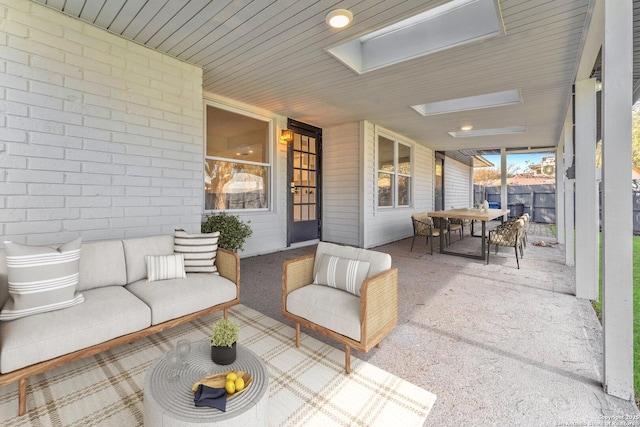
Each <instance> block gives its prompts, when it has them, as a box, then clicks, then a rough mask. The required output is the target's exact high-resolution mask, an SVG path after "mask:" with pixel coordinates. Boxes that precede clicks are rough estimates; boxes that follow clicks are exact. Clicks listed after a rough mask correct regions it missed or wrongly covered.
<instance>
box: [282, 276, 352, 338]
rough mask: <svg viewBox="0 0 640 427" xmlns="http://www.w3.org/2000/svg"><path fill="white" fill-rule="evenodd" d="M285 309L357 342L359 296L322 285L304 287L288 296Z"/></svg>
mask: <svg viewBox="0 0 640 427" xmlns="http://www.w3.org/2000/svg"><path fill="white" fill-rule="evenodd" d="M287 311H288V312H289V313H291V314H294V315H296V316H298V317H302V318H304V319H307V320H309V321H310V322H312V323H315V324H316V325H320V326H323V327H325V328H327V329H330V330H332V331H334V332H337V333H339V334H342V335H345V336H347V337H349V338H351V339H353V340H355V341H358V342H359V341H360V298H358V297H357V296H355V295H352V294H350V293H348V292H345V291H342V290H340V289H335V288H330V287H328V286H324V285H308V286H303V287H301V288H299V289H296V290H295V291H293V292H291V293H290V294H289V295H287Z"/></svg>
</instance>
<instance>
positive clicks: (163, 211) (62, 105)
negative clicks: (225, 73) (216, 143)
mask: <svg viewBox="0 0 640 427" xmlns="http://www.w3.org/2000/svg"><path fill="white" fill-rule="evenodd" d="M0 17H2V35H1V36H0V81H1V82H2V83H1V84H0V106H1V107H0V111H2V113H3V115H1V116H0V168H1V169H0V170H1V173H0V234H1V235H2V238H3V240H12V241H16V242H21V243H27V244H55V243H62V242H65V241H68V240H71V239H73V238H75V237H78V236H82V237H83V239H84V240H101V239H112V238H129V237H134V236H143V235H153V234H165V233H171V232H173V228H174V226H175V225H181V226H183V227H185V228H190V229H194V228H198V227H199V223H200V219H201V214H202V164H203V151H202V143H203V136H202V135H203V113H202V71H201V70H200V69H199V68H197V67H195V66H192V65H189V64H186V63H184V62H181V61H178V60H176V59H173V58H171V57H169V56H166V55H163V54H161V53H158V52H156V51H154V50H151V49H147V48H144V47H142V46H140V45H138V44H136V43H132V42H129V41H127V40H125V39H123V38H120V37H117V36H115V35H112V34H110V33H108V32H106V31H104V30H101V29H98V28H96V27H94V26H91V25H88V24H85V23H83V22H81V21H79V20H77V19H72V18H69V17H66V16H65V15H63V14H61V13H59V12H55V11H53V10H51V9H49V8H47V7H44V6H41V5H39V4H36V3H34V2H30V1H16V0H0Z"/></svg>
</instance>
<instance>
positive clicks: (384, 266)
mask: <svg viewBox="0 0 640 427" xmlns="http://www.w3.org/2000/svg"><path fill="white" fill-rule="evenodd" d="M323 254H328V255H333V256H337V257H340V258H348V259H355V260H358V261H367V262H369V273H368V274H367V277H371V276H374V275H376V274H378V273H381V272H383V271H385V270H388V269H390V268H391V255H389V254H385V253H383V252H377V251H372V250H369V249H361V248H356V247H353V246H343V245H337V244H335V243H329V242H320V243H318V248H317V249H316V259H315V262H314V264H313V277H316V273H317V272H318V265H319V264H320V259H321V258H322V256H321V255H323Z"/></svg>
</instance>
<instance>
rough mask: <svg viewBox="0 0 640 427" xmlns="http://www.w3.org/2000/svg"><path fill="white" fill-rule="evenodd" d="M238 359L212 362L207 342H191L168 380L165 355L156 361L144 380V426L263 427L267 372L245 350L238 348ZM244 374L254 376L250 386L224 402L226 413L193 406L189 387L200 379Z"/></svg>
mask: <svg viewBox="0 0 640 427" xmlns="http://www.w3.org/2000/svg"><path fill="white" fill-rule="evenodd" d="M237 352H238V356H237V359H236V361H235V362H233V363H232V364H230V365H217V364H215V363H213V362H212V361H211V350H210V346H209V341H208V340H205V341H198V342H195V343H191V352H190V353H189V356H188V357H187V361H186V365H184V366H183V367H182V369H181V370H180V373H179V375H178V377H177V378H175V377H174V378H170V376H169V369H168V368H167V365H166V364H165V361H164V356H162V357H160V358H158V359H157V360H156V361H155V362H153V365H152V366H151V367H150V368H149V370H148V371H147V374H146V376H145V379H144V425H145V426H149V427H159V426H180V427H182V426H185V427H186V426H202V425H207V426H227V425H228V426H234V427H238V426H266V425H267V421H268V419H267V418H268V417H267V415H268V413H267V404H268V399H269V394H268V393H267V389H268V388H269V372H268V371H267V367H266V366H265V365H264V363H263V362H262V360H260V358H259V357H258V356H256V354H255V353H254V352H252V351H251V350H249V349H248V348H246V347H244V346H241V345H238V346H237ZM237 370H240V371H245V372H248V373H250V374H251V376H252V377H253V379H252V382H251V385H250V386H249V387H248V388H247V389H246V390H244V391H243V392H242V393H240V394H238V395H237V396H233V397H231V398H228V399H227V407H226V409H227V411H226V412H222V411H220V410H218V409H214V408H208V407H196V406H195V404H194V403H193V392H192V391H191V387H192V386H193V384H194V383H195V382H196V381H198V380H199V379H201V378H203V377H206V376H207V375H212V374H215V373H218V372H227V371H237Z"/></svg>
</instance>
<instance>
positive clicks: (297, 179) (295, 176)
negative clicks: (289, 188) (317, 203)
mask: <svg viewBox="0 0 640 427" xmlns="http://www.w3.org/2000/svg"><path fill="white" fill-rule="evenodd" d="M293 182H294V184H295V185H296V186H300V185H302V178H301V177H300V170H299V169H294V170H293Z"/></svg>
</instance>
